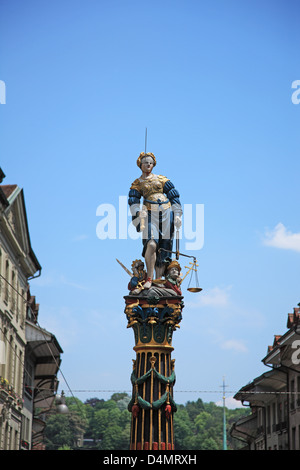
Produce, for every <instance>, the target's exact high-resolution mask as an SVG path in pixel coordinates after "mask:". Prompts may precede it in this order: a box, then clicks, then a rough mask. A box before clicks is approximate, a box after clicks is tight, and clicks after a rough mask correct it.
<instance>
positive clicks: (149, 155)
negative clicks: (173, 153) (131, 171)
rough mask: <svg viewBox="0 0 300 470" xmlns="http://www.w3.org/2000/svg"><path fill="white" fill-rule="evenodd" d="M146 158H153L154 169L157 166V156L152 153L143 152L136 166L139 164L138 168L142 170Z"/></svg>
mask: <svg viewBox="0 0 300 470" xmlns="http://www.w3.org/2000/svg"><path fill="white" fill-rule="evenodd" d="M146 157H151V158H152V160H153V167H154V166H155V165H156V158H155V156H154V155H153V153H151V152H147V153H145V152H141V153H140V155H139V158H138V159H137V161H136V164H137V166H138V167H139V168H141V166H142V160H143V158H146Z"/></svg>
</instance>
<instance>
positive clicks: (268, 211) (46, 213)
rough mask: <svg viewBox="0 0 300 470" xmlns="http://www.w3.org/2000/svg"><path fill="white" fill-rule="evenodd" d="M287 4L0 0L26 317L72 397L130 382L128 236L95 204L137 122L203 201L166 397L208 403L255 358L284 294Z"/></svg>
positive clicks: (296, 247) (279, 326)
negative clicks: (26, 247)
mask: <svg viewBox="0 0 300 470" xmlns="http://www.w3.org/2000/svg"><path fill="white" fill-rule="evenodd" d="M298 17H299V4H298V2H296V1H293V0H291V1H289V2H284V1H279V0H275V1H271V0H263V1H251V2H250V1H243V2H239V1H237V0H231V1H230V0H223V1H221V0H219V1H213V2H212V1H192V0H186V1H159V2H158V1H152V2H145V1H141V0H140V1H135V0H132V1H126V0H125V1H118V0H110V1H100V0H98V1H96V0H88V1H82V0H80V1H78V0H77V1H76V0H75V1H74V0H73V1H70V0H60V1H57V0H52V1H48V0H45V1H43V2H40V1H33V0H27V1H26V2H24V1H18V0H2V1H1V2H0V37H1V41H0V56H1V61H0V80H2V81H3V82H4V83H5V91H6V103H5V105H1V106H0V149H1V167H2V169H3V171H4V173H5V174H6V179H5V181H4V182H5V183H6V184H10V183H11V184H13V183H17V184H18V185H19V186H20V187H22V188H24V193H25V200H26V207H27V213H28V220H29V227H30V235H31V241H32V246H33V249H34V251H35V253H36V255H37V257H38V259H39V262H40V263H41V265H42V268H43V270H42V276H41V277H40V278H39V279H36V280H34V281H32V283H31V291H32V294H34V295H36V297H37V302H39V303H40V315H39V323H40V325H41V326H42V327H44V328H46V329H49V331H51V332H53V333H54V334H55V335H56V337H57V339H58V341H59V343H60V344H61V346H62V348H63V350H64V354H63V361H62V366H61V369H62V372H63V374H64V376H65V378H66V379H67V381H68V385H69V386H70V388H71V390H72V391H73V393H74V394H75V395H76V396H78V398H80V399H81V400H83V401H84V400H85V399H86V398H89V397H93V396H98V397H99V398H106V399H107V398H109V396H110V395H111V393H109V392H93V391H94V390H126V391H128V390H130V388H131V387H130V373H131V364H132V362H131V359H133V358H134V357H135V356H134V351H133V350H132V347H133V346H134V340H133V333H132V331H131V330H128V329H127V328H126V323H127V322H126V317H125V314H124V301H123V296H124V295H126V294H127V281H128V276H127V274H126V273H125V272H123V271H122V269H121V268H120V266H119V265H118V264H117V263H116V261H115V258H118V259H120V260H121V261H122V262H123V263H124V264H125V265H126V266H128V267H130V265H131V262H132V260H134V259H136V258H140V257H141V245H140V240H131V239H129V238H127V239H119V237H117V238H116V239H106V240H100V239H99V238H98V237H97V235H96V227H97V224H98V222H99V220H100V218H99V216H97V215H96V211H97V208H98V207H99V206H100V205H102V204H111V205H113V206H114V207H115V208H116V213H117V214H119V205H118V204H119V198H120V196H126V195H127V193H128V189H129V187H130V184H131V182H132V181H133V180H134V179H135V178H137V177H138V176H139V175H140V172H139V169H138V168H137V166H136V159H137V157H138V155H139V153H140V152H141V151H143V149H144V135H145V128H146V127H147V129H148V146H147V149H148V150H149V151H151V152H153V153H154V154H155V155H156V157H157V162H158V163H157V167H156V168H155V172H157V173H159V174H163V175H166V176H167V177H168V178H170V179H171V180H172V181H173V182H174V184H175V186H176V187H177V188H178V190H179V192H180V194H181V202H182V203H183V204H192V205H193V207H195V206H196V205H197V204H203V205H204V245H203V248H201V249H198V250H196V251H195V252H193V253H192V252H189V254H193V255H195V256H196V257H197V259H198V262H199V271H198V276H199V282H200V284H201V287H202V288H203V292H201V294H191V293H189V292H187V291H186V292H185V293H184V294H185V309H184V311H183V320H182V323H181V328H180V330H177V331H176V332H175V333H174V337H173V345H174V347H175V350H174V353H173V358H175V359H176V363H175V364H176V366H175V367H176V375H177V381H176V385H175V388H174V392H175V400H176V401H177V402H178V403H185V402H186V401H187V400H195V399H197V398H198V397H200V398H202V399H203V400H204V401H210V400H212V401H219V400H220V399H221V396H222V394H221V387H220V385H222V380H223V376H225V380H226V383H227V385H228V391H229V392H230V391H237V390H238V389H239V388H240V387H242V386H243V385H245V384H246V383H248V382H249V381H251V380H252V379H253V378H254V377H256V376H258V375H260V374H261V373H262V372H264V371H265V370H266V368H265V367H264V366H263V365H262V364H261V359H262V358H263V357H264V355H265V354H266V351H267V346H268V345H269V344H272V343H273V337H274V335H275V334H282V333H284V332H285V331H286V320H287V313H288V312H291V311H292V309H293V307H296V306H297V304H298V302H300V292H299V261H300V258H299V257H300V242H299V238H300V235H299V234H300V221H299V189H298V188H299V166H300V164H299V131H300V104H299V105H296V104H293V102H292V99H291V97H292V93H293V91H294V90H293V89H292V83H293V82H294V81H295V80H299V79H300V70H299V35H300V33H299V26H298ZM129 221H130V218H129V217H128V223H129ZM118 228H119V227H118V224H117V229H118ZM185 242H186V240H184V239H183V240H182V243H181V248H182V249H184V248H185ZM184 261H185V260H184ZM184 261H183V264H184ZM60 388H61V389H63V390H64V391H65V393H66V394H68V393H69V390H68V387H67V386H66V384H65V383H64V379H63V377H60ZM79 390H85V391H86V390H92V392H77V391H79ZM185 391H191V392H185ZM200 391H202V392H200ZM208 391H211V392H212V393H208ZM229 395H230V393H229ZM229 395H228V396H229ZM229 402H230V401H229V399H228V404H229Z"/></svg>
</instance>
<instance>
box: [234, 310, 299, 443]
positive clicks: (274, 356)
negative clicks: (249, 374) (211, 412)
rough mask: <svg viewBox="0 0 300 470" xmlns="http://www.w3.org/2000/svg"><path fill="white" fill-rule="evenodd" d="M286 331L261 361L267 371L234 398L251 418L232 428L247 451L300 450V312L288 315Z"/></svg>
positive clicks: (277, 338) (277, 337)
mask: <svg viewBox="0 0 300 470" xmlns="http://www.w3.org/2000/svg"><path fill="white" fill-rule="evenodd" d="M287 328H288V330H287V331H286V332H285V333H284V334H283V335H275V337H274V341H273V344H272V345H271V346H269V347H268V351H267V355H266V356H265V357H264V358H263V359H262V362H263V363H264V365H265V366H267V367H268V368H269V370H268V371H267V372H265V373H264V374H262V375H261V376H260V377H257V378H255V379H254V380H253V381H252V382H251V383H249V384H247V385H245V386H244V387H242V388H241V389H240V390H239V392H238V393H237V394H236V395H235V399H236V400H240V401H241V402H242V403H243V404H244V405H248V406H250V407H251V411H252V413H251V415H250V416H248V417H245V418H242V419H240V420H239V421H237V422H236V423H234V425H233V426H232V428H231V435H232V436H233V437H236V438H237V439H241V440H243V441H244V442H245V448H246V449H249V450H300V309H299V308H294V311H293V313H290V314H288V320H287Z"/></svg>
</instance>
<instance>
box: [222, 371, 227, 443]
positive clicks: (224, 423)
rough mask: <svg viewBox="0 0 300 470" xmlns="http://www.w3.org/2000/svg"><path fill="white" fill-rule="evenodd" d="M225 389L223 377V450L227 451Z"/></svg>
mask: <svg viewBox="0 0 300 470" xmlns="http://www.w3.org/2000/svg"><path fill="white" fill-rule="evenodd" d="M225 387H226V385H225V377H223V450H227V433H226V410H225Z"/></svg>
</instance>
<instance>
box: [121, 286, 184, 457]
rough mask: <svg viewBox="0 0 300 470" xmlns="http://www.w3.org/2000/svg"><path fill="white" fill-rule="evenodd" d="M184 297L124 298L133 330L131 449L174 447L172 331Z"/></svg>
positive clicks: (130, 409) (177, 319) (174, 408)
mask: <svg viewBox="0 0 300 470" xmlns="http://www.w3.org/2000/svg"><path fill="white" fill-rule="evenodd" d="M182 299H183V297H181V296H173V297H170V296H169V297H159V298H157V297H156V298H155V297H153V298H150V297H145V298H139V297H134V296H130V295H129V296H126V297H125V303H126V308H125V313H126V316H127V319H128V325H127V328H132V329H133V332H134V339H135V346H134V348H133V349H134V351H135V352H136V358H135V359H134V360H133V371H132V374H131V382H132V399H131V401H130V403H129V405H128V409H129V411H131V413H132V421H131V438H130V449H131V450H173V449H174V431H173V413H174V412H175V411H176V404H175V402H174V399H173V386H174V383H175V370H174V363H175V360H174V359H171V353H172V351H173V349H174V348H173V346H172V336H173V331H174V330H175V329H176V328H178V327H179V323H180V321H181V318H182V316H181V312H182V308H183V301H182Z"/></svg>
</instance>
